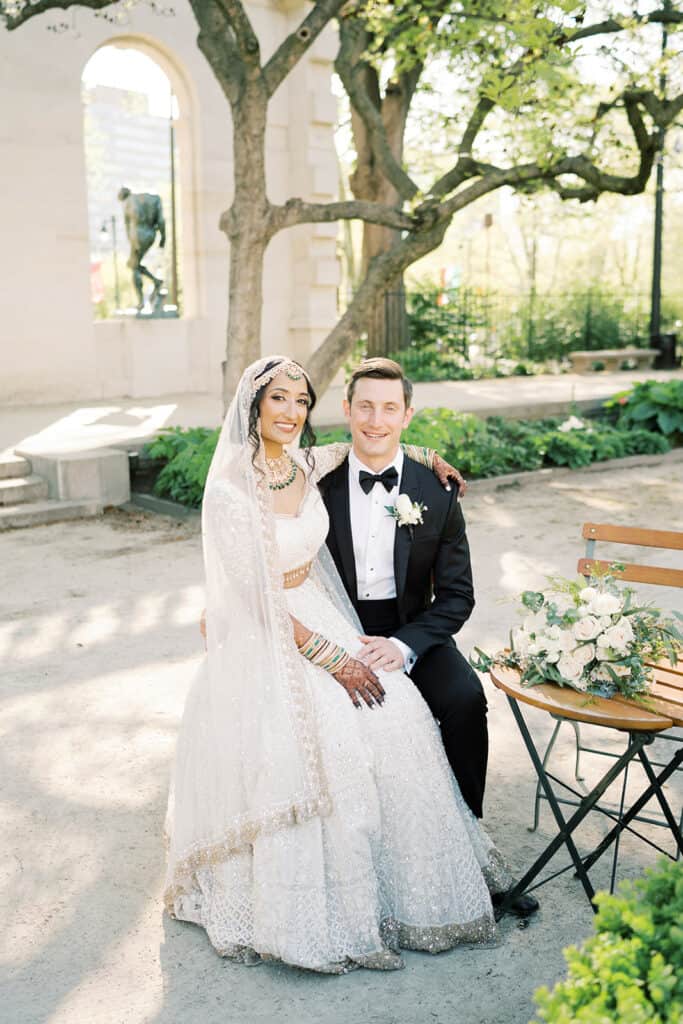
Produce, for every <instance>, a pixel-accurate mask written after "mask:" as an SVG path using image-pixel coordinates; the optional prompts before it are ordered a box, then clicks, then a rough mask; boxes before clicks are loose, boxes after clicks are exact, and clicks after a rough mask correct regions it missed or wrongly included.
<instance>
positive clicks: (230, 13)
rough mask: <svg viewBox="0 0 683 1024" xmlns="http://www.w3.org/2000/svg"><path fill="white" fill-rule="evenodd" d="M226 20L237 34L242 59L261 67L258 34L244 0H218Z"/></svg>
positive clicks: (236, 41) (236, 39) (237, 44)
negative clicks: (245, 7) (243, 2)
mask: <svg viewBox="0 0 683 1024" xmlns="http://www.w3.org/2000/svg"><path fill="white" fill-rule="evenodd" d="M216 2H217V4H218V7H219V8H220V10H221V12H222V13H223V15H224V17H225V20H226V21H227V23H228V24H229V25H230V28H231V29H232V31H233V32H234V34H235V43H236V46H237V49H238V50H239V53H240V55H241V57H242V59H243V60H244V61H245V63H247V64H249V65H250V66H252V67H259V68H260V52H261V47H260V45H259V41H258V36H257V35H256V33H255V32H254V29H253V27H252V24H251V21H250V20H249V16H248V15H247V12H246V11H245V9H244V7H243V5H242V0H216Z"/></svg>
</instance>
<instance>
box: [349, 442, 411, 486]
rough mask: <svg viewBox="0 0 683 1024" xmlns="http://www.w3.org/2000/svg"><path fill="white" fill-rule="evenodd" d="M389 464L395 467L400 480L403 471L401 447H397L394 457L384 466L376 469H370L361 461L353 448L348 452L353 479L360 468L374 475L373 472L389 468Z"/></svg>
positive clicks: (356, 477) (380, 471)
mask: <svg viewBox="0 0 683 1024" xmlns="http://www.w3.org/2000/svg"><path fill="white" fill-rule="evenodd" d="M390 466H394V467H395V469H396V472H397V473H398V479H399V481H400V479H401V474H402V472H403V449H402V448H401V447H399V449H398V451H397V452H396V455H395V457H394V458H393V459H392V460H391V462H387V464H386V466H383V467H382V468H381V469H378V470H374V469H370V468H369V467H368V466H366V465H365V463H363V462H361V460H360V459H359V458H358V456H357V455H356V453H355V452H354V450H353V448H352V449H351V451H350V452H349V472H350V473H351V475H352V477H353V479H354V480H358V474H359V473H360V471H361V470H362V469H364V470H365V471H366V473H372V474H373V475H374V474H375V473H377V474H379V473H383V472H384V470H385V469H389V467H390Z"/></svg>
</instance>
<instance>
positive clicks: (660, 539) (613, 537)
mask: <svg viewBox="0 0 683 1024" xmlns="http://www.w3.org/2000/svg"><path fill="white" fill-rule="evenodd" d="M581 536H582V537H584V539H585V540H609V541H612V543H613V544H637V545H638V547H641V548H667V549H669V550H671V551H683V532H680V533H679V532H678V531H676V530H644V529H641V528H640V527H637V526H612V525H610V524H609V523H584V524H583V529H582V531H581Z"/></svg>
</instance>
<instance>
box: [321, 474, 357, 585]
mask: <svg viewBox="0 0 683 1024" xmlns="http://www.w3.org/2000/svg"><path fill="white" fill-rule="evenodd" d="M328 494H329V504H328V509H329V513H330V522H331V525H332V529H333V531H334V536H335V540H336V542H337V550H338V551H339V558H340V559H341V563H342V568H343V570H344V582H345V583H346V589H347V591H348V594H349V596H350V598H351V600H352V601H355V600H356V598H357V596H358V583H357V581H356V560H355V558H354V555H353V535H352V533H351V506H350V503H349V464H348V462H344V463H343V464H342V465H341V466H340V467H339V469H338V470H337V472H336V473H335V480H334V483H333V485H332V486H331V487H330V488H329V491H328Z"/></svg>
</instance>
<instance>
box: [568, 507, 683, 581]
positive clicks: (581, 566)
mask: <svg viewBox="0 0 683 1024" xmlns="http://www.w3.org/2000/svg"><path fill="white" fill-rule="evenodd" d="M581 533H582V536H583V537H584V539H585V541H586V556H585V557H584V558H580V559H579V561H578V565H577V568H578V571H579V573H580V574H581V575H582V576H586V577H588V576H590V574H591V571H592V570H593V568H594V567H600V568H601V569H602V570H603V571H604V570H607V569H609V567H610V566H611V565H613V564H614V561H612V562H609V561H606V560H605V559H599V558H594V557H593V555H594V554H595V542H596V541H609V542H611V543H613V544H633V545H635V546H637V547H649V548H660V549H662V550H667V551H683V532H678V531H674V530H645V529H641V528H640V527H633V526H614V525H612V524H610V523H584V524H583V529H582V531H581ZM615 561H616V560H615ZM621 564H622V565H623V566H624V568H623V569H621V570H617V569H615V570H613V572H614V575H615V576H618V577H619V578H620V579H624V580H629V581H630V582H632V583H652V584H655V585H658V586H663V587H683V569H668V568H665V567H664V566H659V565H638V564H637V563H636V562H621Z"/></svg>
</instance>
